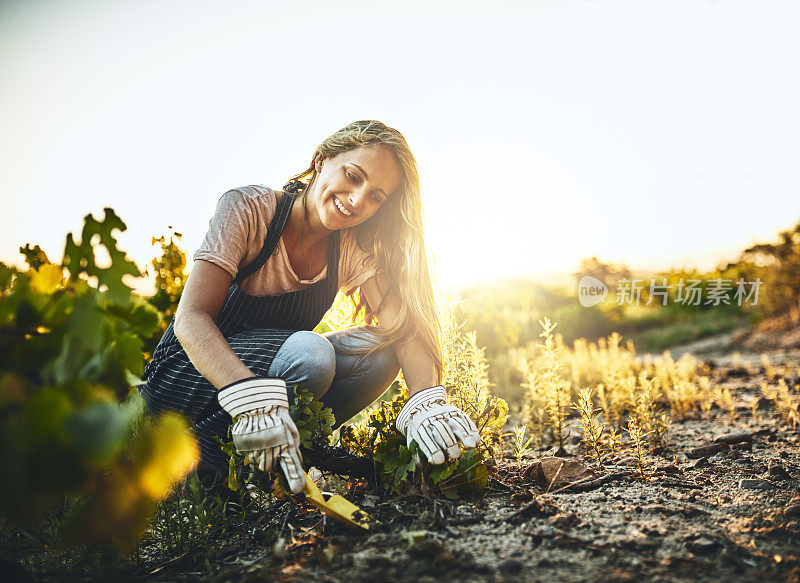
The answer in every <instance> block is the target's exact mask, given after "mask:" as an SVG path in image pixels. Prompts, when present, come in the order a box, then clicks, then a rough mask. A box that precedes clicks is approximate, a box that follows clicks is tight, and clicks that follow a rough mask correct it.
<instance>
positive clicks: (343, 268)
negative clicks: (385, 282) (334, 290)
mask: <svg viewBox="0 0 800 583" xmlns="http://www.w3.org/2000/svg"><path fill="white" fill-rule="evenodd" d="M343 235H344V236H343V238H342V252H341V257H340V260H339V288H340V289H341V290H342V291H344V292H345V293H347V292H349V291H350V290H352V289H353V288H356V287H358V286H360V285H361V284H363V283H364V282H365V281H367V280H368V279H369V278H371V277H373V276H374V275H375V274H376V273H377V271H378V269H377V264H376V261H375V256H374V255H373V254H372V253H369V252H367V251H364V250H363V249H362V248H361V247H360V246H359V245H358V242H357V241H356V236H355V233H354V232H353V231H344V232H343Z"/></svg>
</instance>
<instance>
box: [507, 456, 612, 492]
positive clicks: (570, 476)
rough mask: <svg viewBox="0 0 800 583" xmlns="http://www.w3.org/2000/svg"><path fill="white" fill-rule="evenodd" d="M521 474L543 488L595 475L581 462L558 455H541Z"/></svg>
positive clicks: (594, 476) (595, 475)
mask: <svg viewBox="0 0 800 583" xmlns="http://www.w3.org/2000/svg"><path fill="white" fill-rule="evenodd" d="M522 475H523V476H524V477H525V478H526V479H528V480H534V481H535V482H536V483H538V484H539V486H541V487H543V488H556V487H559V486H563V485H565V484H571V483H572V482H577V481H578V480H583V479H584V478H596V477H597V474H596V473H595V472H593V471H592V470H590V469H589V468H587V467H586V466H584V465H583V464H582V463H580V462H576V461H573V460H565V459H561V458H558V457H543V458H542V459H541V460H539V461H538V462H534V463H532V464H531V465H529V466H528V467H527V468H525V470H524V471H523V472H522Z"/></svg>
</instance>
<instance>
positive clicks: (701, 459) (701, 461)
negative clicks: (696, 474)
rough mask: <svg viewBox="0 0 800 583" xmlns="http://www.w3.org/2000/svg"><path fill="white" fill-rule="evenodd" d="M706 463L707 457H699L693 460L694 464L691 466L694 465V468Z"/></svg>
mask: <svg viewBox="0 0 800 583" xmlns="http://www.w3.org/2000/svg"><path fill="white" fill-rule="evenodd" d="M707 465H708V458H707V457H701V458H700V459H699V460H697V461H696V462H694V466H693V467H695V468H703V467H705V466H707Z"/></svg>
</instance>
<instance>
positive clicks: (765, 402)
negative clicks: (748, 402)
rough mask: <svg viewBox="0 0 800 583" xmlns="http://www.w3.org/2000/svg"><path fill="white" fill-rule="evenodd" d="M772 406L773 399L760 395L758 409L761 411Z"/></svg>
mask: <svg viewBox="0 0 800 583" xmlns="http://www.w3.org/2000/svg"><path fill="white" fill-rule="evenodd" d="M771 406H772V401H770V400H769V399H767V398H766V397H759V398H758V405H756V409H758V410H759V411H763V410H764V409H769V408H770V407H771Z"/></svg>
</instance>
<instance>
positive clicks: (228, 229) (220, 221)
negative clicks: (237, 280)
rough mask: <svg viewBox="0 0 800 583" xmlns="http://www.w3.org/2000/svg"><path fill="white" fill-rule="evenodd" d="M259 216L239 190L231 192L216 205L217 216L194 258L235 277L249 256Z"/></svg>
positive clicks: (211, 222) (209, 224)
mask: <svg viewBox="0 0 800 583" xmlns="http://www.w3.org/2000/svg"><path fill="white" fill-rule="evenodd" d="M255 220H256V212H255V209H254V207H253V206H252V203H251V200H250V199H249V198H248V197H246V196H245V195H244V194H243V193H242V192H241V191H239V190H229V191H228V192H226V193H225V194H223V195H222V196H221V197H220V199H219V201H218V202H217V208H216V210H215V211H214V216H213V217H211V220H210V221H209V222H208V231H207V232H206V236H205V237H204V238H203V242H202V243H201V244H200V247H199V248H198V249H197V251H195V253H194V255H193V256H192V257H193V259H195V260H197V259H202V260H204V261H209V262H211V263H214V264H215V265H219V266H220V267H221V268H222V269H224V270H225V271H227V272H228V273H230V274H231V277H236V274H237V273H238V272H239V265H240V264H241V263H242V260H243V259H244V257H245V255H246V254H247V244H248V240H249V239H250V235H251V232H252V230H253V228H254V225H255Z"/></svg>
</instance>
